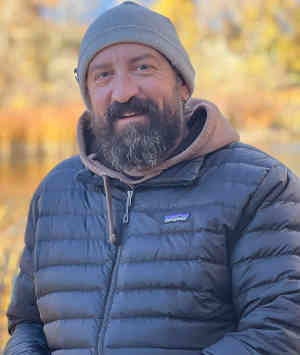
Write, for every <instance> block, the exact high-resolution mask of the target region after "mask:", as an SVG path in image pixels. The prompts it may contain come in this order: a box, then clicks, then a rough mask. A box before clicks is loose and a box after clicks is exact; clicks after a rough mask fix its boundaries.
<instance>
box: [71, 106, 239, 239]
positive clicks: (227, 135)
mask: <svg viewBox="0 0 300 355" xmlns="http://www.w3.org/2000/svg"><path fill="white" fill-rule="evenodd" d="M203 109H204V110H205V111H206V120H205V123H204V125H203V127H202V129H201V131H200V132H199V134H198V136H197V137H196V138H195V139H194V140H193V141H192V143H191V144H190V145H189V146H188V147H187V148H186V149H184V150H182V151H180V152H179V153H178V154H175V155H173V156H171V157H170V158H168V159H166V160H165V161H164V162H163V163H162V164H160V165H159V166H156V167H154V168H153V169H151V170H148V171H147V172H145V174H144V176H141V177H140V178H131V177H129V176H128V175H125V174H122V172H118V171H115V170H112V169H110V168H108V167H106V166H105V165H103V164H102V163H101V162H100V161H98V160H96V154H95V152H93V151H92V147H93V146H94V144H93V142H92V140H93V138H92V136H91V134H90V132H89V130H87V123H88V121H89V115H88V113H87V112H85V113H84V114H83V115H82V116H81V118H80V120H79V124H78V145H79V154H80V157H81V160H82V162H83V164H84V165H85V166H86V167H87V168H88V169H89V170H90V171H92V172H93V173H95V174H96V175H98V176H103V179H104V188H105V193H106V201H107V210H108V217H109V224H110V226H109V229H110V240H111V241H112V242H113V243H114V242H115V239H116V236H115V234H114V228H113V216H112V208H111V192H110V186H109V183H108V177H110V178H113V179H118V180H120V181H122V182H124V183H125V184H127V185H129V186H131V187H133V186H134V185H137V184H140V183H142V182H144V181H146V180H149V179H151V178H153V177H155V176H157V175H160V174H161V173H162V172H163V171H164V170H166V169H168V168H170V167H172V166H174V165H176V164H178V163H180V162H182V161H186V160H191V159H194V158H197V157H200V156H203V155H205V154H207V153H211V152H213V151H215V150H217V149H219V148H222V147H224V146H225V145H227V144H230V143H232V142H235V141H238V140H239V135H238V133H237V132H236V131H235V129H234V128H233V127H232V126H231V124H230V123H229V121H228V120H227V119H226V118H225V117H224V116H223V115H222V114H221V113H220V111H219V110H218V108H217V107H216V106H215V105H214V104H213V103H211V102H209V101H205V100H198V99H190V100H189V102H188V103H187V105H186V109H185V119H186V122H187V123H188V122H189V121H190V120H191V119H192V118H193V120H194V119H195V118H196V119H197V113H199V112H200V111H203Z"/></svg>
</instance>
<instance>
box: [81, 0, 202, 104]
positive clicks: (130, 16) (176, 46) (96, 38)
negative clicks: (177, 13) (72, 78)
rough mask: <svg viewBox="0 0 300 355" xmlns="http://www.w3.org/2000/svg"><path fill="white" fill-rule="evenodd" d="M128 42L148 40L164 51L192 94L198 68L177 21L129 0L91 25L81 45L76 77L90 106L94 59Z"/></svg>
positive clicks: (155, 47) (149, 44) (151, 44)
mask: <svg viewBox="0 0 300 355" xmlns="http://www.w3.org/2000/svg"><path fill="white" fill-rule="evenodd" d="M128 42H133V43H141V44H145V45H148V46H150V47H152V48H154V49H156V50H157V51H159V52H160V53H162V54H163V55H164V56H165V57H166V58H167V59H168V60H169V62H170V63H171V64H172V65H173V66H174V67H175V68H176V69H177V71H178V72H179V73H180V74H181V76H182V78H183V79H184V81H185V83H186V85H187V87H188V88H189V92H190V95H192V92H193V90H194V79H195V71H194V68H193V66H192V64H191V62H190V59H189V56H188V54H187V52H186V51H185V49H184V48H183V46H182V44H181V42H180V40H179V38H178V35H177V32H176V29H175V27H174V25H173V24H172V23H171V21H170V20H169V19H168V18H167V17H165V16H162V15H160V14H158V13H157V12H154V11H152V10H150V9H148V8H146V7H144V6H141V5H138V4H136V3H134V2H131V1H125V2H123V3H122V4H120V5H118V6H115V7H113V8H111V9H110V10H108V11H106V12H104V13H103V14H102V15H100V16H99V17H98V18H97V19H96V20H95V21H94V22H93V23H92V24H91V25H90V26H89V28H88V29H87V31H86V33H85V35H84V37H83V39H82V42H81V45H80V52H79V59H78V66H77V68H76V69H75V70H76V78H77V80H78V82H79V86H80V91H81V95H82V97H83V100H84V102H85V104H86V107H87V108H88V109H89V110H90V103H89V99H88V94H87V88H86V76H87V70H88V65H89V63H90V61H91V60H92V59H93V57H94V56H95V55H96V54H97V53H98V52H99V51H100V50H101V49H103V48H105V47H108V46H110V45H112V44H117V43H128Z"/></svg>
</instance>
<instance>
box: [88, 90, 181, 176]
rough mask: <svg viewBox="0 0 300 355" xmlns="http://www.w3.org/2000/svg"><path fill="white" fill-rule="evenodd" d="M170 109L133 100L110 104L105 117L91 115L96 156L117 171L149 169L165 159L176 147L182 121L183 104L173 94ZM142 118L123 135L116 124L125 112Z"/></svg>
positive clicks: (128, 125)
mask: <svg viewBox="0 0 300 355" xmlns="http://www.w3.org/2000/svg"><path fill="white" fill-rule="evenodd" d="M174 95H176V97H175V99H174V100H170V101H172V103H173V107H172V108H171V106H170V105H168V104H166V103H165V104H164V107H163V109H162V110H160V109H159V107H158V105H157V104H156V103H155V102H154V101H153V100H150V99H141V98H136V97H133V98H131V99H130V100H129V101H128V102H126V103H118V102H115V103H113V104H112V105H111V106H110V107H109V109H108V110H107V112H106V114H105V116H104V117H99V116H98V117H97V116H96V115H95V114H94V113H93V114H92V117H91V121H90V128H91V130H92V133H93V135H94V136H95V140H96V157H97V159H99V160H102V161H103V160H104V163H105V165H107V166H110V167H112V168H113V169H115V170H117V171H123V172H124V171H127V172H130V170H132V169H135V170H142V171H143V170H148V169H151V168H153V167H155V166H158V165H159V164H160V163H161V162H163V161H164V160H165V159H166V155H167V153H168V152H169V151H170V150H171V149H172V148H174V147H175V146H176V144H177V140H178V138H179V137H180V134H181V130H182V127H181V124H182V122H183V103H182V101H181V99H180V98H179V94H178V93H177V92H176V93H174ZM128 112H134V113H136V114H138V115H144V116H145V117H146V121H144V120H143V121H142V122H129V123H128V124H127V127H125V128H124V129H122V132H119V133H118V132H116V129H115V123H116V122H117V120H120V119H122V118H120V117H122V116H123V115H124V114H125V113H128Z"/></svg>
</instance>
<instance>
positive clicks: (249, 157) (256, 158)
mask: <svg viewBox="0 0 300 355" xmlns="http://www.w3.org/2000/svg"><path fill="white" fill-rule="evenodd" d="M208 162H210V163H211V164H218V165H222V164H224V165H226V164H229V165H233V166H236V167H238V168H244V169H266V170H268V169H271V168H272V167H274V166H281V167H282V168H286V167H285V165H284V164H282V163H281V162H280V161H278V160H277V159H276V158H274V157H272V156H271V155H269V154H267V153H265V152H263V151H261V150H260V149H258V148H256V147H254V146H252V145H248V144H245V143H242V142H234V143H231V144H229V145H227V146H225V147H223V148H222V149H219V150H217V151H216V152H214V153H212V154H209V156H208Z"/></svg>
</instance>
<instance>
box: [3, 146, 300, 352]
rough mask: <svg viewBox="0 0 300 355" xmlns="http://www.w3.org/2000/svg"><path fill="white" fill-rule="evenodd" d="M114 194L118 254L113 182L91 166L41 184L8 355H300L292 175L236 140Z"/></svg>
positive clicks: (68, 167) (68, 165)
mask: <svg viewBox="0 0 300 355" xmlns="http://www.w3.org/2000/svg"><path fill="white" fill-rule="evenodd" d="M109 183H110V186H111V189H110V193H111V196H110V202H111V207H112V210H111V212H112V215H113V220H114V228H115V232H116V235H117V239H116V243H115V244H112V243H111V242H110V241H109V240H108V237H107V235H108V232H109V231H108V228H109V227H108V217H107V209H106V204H107V200H106V198H105V193H104V187H103V180H102V178H101V177H100V176H97V175H96V174H94V173H92V172H91V171H90V170H88V169H86V167H85V166H84V165H83V164H82V162H81V161H80V159H79V158H78V157H76V158H73V159H70V160H67V161H65V162H63V163H62V164H60V165H59V166H58V167H56V168H55V169H54V170H53V171H52V172H51V173H50V174H49V175H48V177H47V178H46V179H45V180H44V182H43V183H42V184H41V186H40V187H39V189H38V191H37V192H36V194H35V196H34V198H33V201H32V205H31V210H30V216H29V222H28V227H27V233H26V248H25V250H24V253H23V257H22V263H21V273H20V275H19V277H18V279H17V281H16V285H15V289H14V292H13V298H12V302H11V305H10V307H9V310H8V316H9V326H10V331H11V332H12V331H13V330H14V329H15V332H14V334H13V336H12V338H11V340H10V342H9V344H8V346H7V348H6V352H5V355H20V354H22V355H23V354H26V355H27V354H28V355H29V354H30V355H37V354H47V353H48V352H51V353H52V354H53V355H96V354H99V355H100V354H101V355H102V354H106V355H133V354H137V355H167V354H168V355H196V354H197V355H199V354H205V355H229V354H239V355H249V354H253V355H258V354H264V355H282V354H289V355H296V354H299V353H300V317H299V314H300V280H299V279H300V232H299V231H300V217H299V216H300V184H299V180H298V179H297V178H296V177H295V176H294V175H293V174H292V173H290V172H289V171H288V170H287V169H286V168H285V167H284V166H282V165H281V164H280V163H279V162H277V161H276V160H274V159H272V158H270V157H269V156H267V155H266V154H264V153H262V152H260V151H258V150H256V149H255V148H253V147H250V146H247V145H244V144H241V143H232V144H227V145H225V146H224V147H223V148H220V149H217V150H216V151H214V152H211V153H208V154H205V156H203V157H198V158H194V159H193V160H190V161H182V162H180V163H178V164H176V165H174V166H173V167H170V168H168V169H167V170H165V171H163V172H162V173H161V174H159V175H158V176H156V177H153V178H151V179H149V180H147V181H144V182H141V183H139V184H137V185H136V186H134V187H133V189H129V188H128V186H127V185H126V184H124V183H123V182H120V181H118V180H117V179H110V181H109ZM42 326H43V331H42V328H41V327H42ZM44 334H45V335H46V340H45V338H44Z"/></svg>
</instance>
